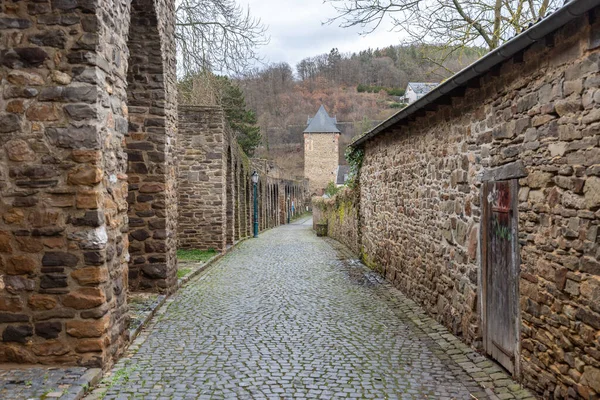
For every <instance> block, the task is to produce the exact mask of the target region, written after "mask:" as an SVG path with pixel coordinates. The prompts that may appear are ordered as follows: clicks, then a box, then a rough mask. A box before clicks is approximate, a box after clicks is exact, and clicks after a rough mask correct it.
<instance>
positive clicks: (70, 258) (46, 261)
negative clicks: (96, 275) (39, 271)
mask: <svg viewBox="0 0 600 400" xmlns="http://www.w3.org/2000/svg"><path fill="white" fill-rule="evenodd" d="M78 262H79V258H78V257H77V256H76V255H74V254H70V253H65V252H62V251H54V252H47V253H45V254H44V257H43V258H42V265H43V266H46V267H60V266H65V267H75V266H77V263H78Z"/></svg>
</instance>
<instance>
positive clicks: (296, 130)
mask: <svg viewBox="0 0 600 400" xmlns="http://www.w3.org/2000/svg"><path fill="white" fill-rule="evenodd" d="M444 51H445V50H444V48H442V47H437V46H431V45H426V46H425V45H424V46H391V47H387V48H384V49H367V50H364V51H360V52H358V53H350V54H342V53H340V52H339V51H338V50H337V49H332V50H331V51H330V52H329V53H327V54H321V55H316V56H313V57H308V58H305V59H303V60H301V61H300V62H299V63H298V64H297V65H296V67H295V69H293V68H292V67H291V66H290V65H289V64H286V63H278V64H270V65H267V66H265V67H263V68H257V69H254V70H252V71H251V72H250V73H247V74H245V75H244V76H242V77H238V78H237V79H235V81H236V83H237V84H238V85H239V86H240V87H241V89H242V91H243V92H244V97H245V100H246V104H247V107H248V108H249V109H251V110H253V111H254V112H255V113H256V116H257V121H258V126H260V130H261V134H262V138H263V142H262V145H261V146H260V147H259V149H258V150H257V155H258V156H261V157H266V158H271V159H274V160H276V161H277V162H278V163H279V164H280V165H281V167H283V168H285V169H287V170H289V171H290V172H292V173H294V174H296V175H302V171H303V151H304V147H303V136H302V130H303V129H304V127H305V126H306V122H307V118H308V117H312V116H313V115H314V114H315V112H316V111H317V110H318V108H319V106H320V105H321V104H323V105H325V107H326V109H327V111H328V112H329V114H330V115H331V116H337V119H338V121H340V122H345V123H347V124H345V127H344V129H342V132H343V135H342V138H341V144H342V146H340V147H341V148H340V161H341V162H343V156H342V155H343V152H344V147H345V145H346V144H347V143H349V142H350V140H351V139H352V137H353V136H356V135H358V134H360V133H362V132H364V131H366V130H368V129H370V128H371V127H372V126H373V125H374V124H376V123H377V122H380V121H383V120H384V119H386V118H388V117H389V116H391V115H392V114H394V113H395V112H397V111H398V109H399V108H401V107H403V106H404V104H402V103H400V99H401V96H402V95H403V94H404V90H405V88H406V85H407V83H408V82H409V81H420V82H440V81H442V80H444V79H445V78H447V77H449V76H451V75H452V74H453V73H454V72H455V71H458V70H460V69H462V68H463V67H465V66H466V65H468V64H470V63H472V62H473V61H475V60H476V59H477V58H479V57H480V56H481V55H482V53H483V50H481V49H479V48H468V49H464V51H462V52H461V53H460V54H459V53H455V54H443V53H444ZM440 58H443V59H444V61H443V62H442V63H439V62H437V61H435V60H436V59H440Z"/></svg>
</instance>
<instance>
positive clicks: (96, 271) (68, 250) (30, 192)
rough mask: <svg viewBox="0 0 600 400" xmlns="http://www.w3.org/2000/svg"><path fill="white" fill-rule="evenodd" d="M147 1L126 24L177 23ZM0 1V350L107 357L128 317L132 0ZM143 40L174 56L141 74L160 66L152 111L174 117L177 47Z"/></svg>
mask: <svg viewBox="0 0 600 400" xmlns="http://www.w3.org/2000/svg"><path fill="white" fill-rule="evenodd" d="M154 5H155V7H154V6H153V3H148V4H144V5H143V7H144V11H143V13H144V16H143V17H139V15H138V17H134V18H133V19H132V20H133V21H134V25H137V24H146V25H147V24H148V21H151V22H156V23H158V24H159V28H158V30H159V32H160V35H162V37H164V36H172V35H171V33H170V32H172V29H173V18H172V10H173V4H172V2H170V1H169V0H160V1H159V0H157V1H156V3H155V4H154ZM139 6H140V3H136V2H134V6H133V7H134V10H135V9H136V7H137V10H138V11H139V10H140V9H139ZM1 7H2V8H1V14H0V29H1V30H2V36H0V48H1V49H2V50H0V91H1V92H2V97H1V98H0V133H1V134H2V135H3V141H2V142H3V151H2V152H0V179H1V180H2V185H1V189H0V198H1V199H0V214H1V215H2V219H1V220H0V253H2V254H1V262H0V332H1V335H2V337H1V339H2V342H1V343H0V362H18V363H44V364H77V365H86V366H103V365H104V366H106V365H107V364H110V363H111V362H112V360H114V358H115V357H116V356H118V354H119V353H120V351H121V350H122V348H123V346H124V344H125V343H126V341H127V326H128V322H129V317H128V315H127V302H126V292H127V286H128V266H127V263H128V260H129V253H128V236H127V207H128V206H127V191H128V189H127V187H128V183H127V175H126V169H127V155H126V154H125V152H124V148H123V143H124V142H125V139H126V135H127V134H128V120H127V118H128V115H129V112H128V111H129V110H128V94H127V91H126V88H127V84H128V79H127V71H128V70H130V71H131V68H129V69H128V64H129V63H128V51H127V45H128V44H127V37H128V33H129V26H130V24H129V21H130V11H131V10H130V5H129V3H128V2H116V3H115V2H110V1H107V0H92V1H85V2H75V1H66V2H65V1H55V2H50V1H36V2H3V3H2V6H1ZM107 10H110V12H107ZM155 13H156V14H155ZM156 15H158V16H156ZM152 29H153V28H152V27H149V26H145V27H144V28H143V29H142V30H143V31H151V30H152ZM136 30H137V27H135V26H134V27H133V29H132V31H133V32H136ZM132 37H135V35H133V36H132ZM146 39H148V40H150V41H151V42H152V43H160V44H159V46H161V47H156V46H153V47H152V51H151V52H152V57H154V58H156V57H158V59H160V57H161V54H162V57H163V61H164V62H165V63H166V64H169V65H168V66H167V67H166V68H162V67H161V68H162V69H161V70H160V71H158V70H155V71H152V72H150V71H148V74H149V75H147V76H150V75H152V76H158V75H160V76H161V78H157V79H151V80H149V81H148V82H149V84H150V86H152V85H153V84H154V85H156V84H157V82H158V81H159V79H160V81H161V82H163V81H164V82H163V83H161V84H160V85H164V88H163V91H165V90H166V91H169V90H170V91H171V94H169V95H164V96H163V97H162V99H160V101H159V102H160V103H161V104H160V108H161V109H162V110H152V111H151V114H157V115H161V116H162V117H163V119H164V120H165V122H164V123H163V126H164V127H167V129H168V130H171V129H172V127H173V123H174V122H175V117H174V114H173V113H172V111H173V108H172V105H174V103H173V101H174V97H173V95H174V93H173V92H172V87H173V85H174V83H175V74H174V48H172V41H170V42H167V43H165V41H164V40H160V41H159V40H157V36H156V35H154V34H153V35H149V36H148V37H146ZM135 62H136V61H135V59H134V60H133V61H132V64H135ZM156 65H158V64H156ZM156 65H154V66H156ZM141 81H142V80H140V82H141ZM130 83H131V82H130ZM131 88H133V89H135V85H132V86H131ZM165 88H166V89H165ZM144 90H151V88H150V87H146V88H145V89H144ZM130 95H131V92H130ZM129 100H131V97H130V98H129ZM165 132H166V131H165V130H164V128H163V136H164V134H165ZM157 133H158V132H157ZM158 136H159V134H157V135H155V137H154V140H156V141H159V138H158ZM163 142H164V140H163ZM159 151H163V149H159ZM166 153H167V152H166V151H165V154H166ZM171 164H172V163H171ZM166 186H167V187H168V184H167V185H166ZM167 192H169V189H167ZM167 197H168V195H167V196H166V198H167ZM171 197H172V196H171ZM153 204H154V205H156V206H158V205H159V203H158V202H156V203H153ZM171 212H173V211H171ZM167 226H168V224H167ZM167 229H169V228H167ZM173 249H174V248H173ZM163 254H164V252H163Z"/></svg>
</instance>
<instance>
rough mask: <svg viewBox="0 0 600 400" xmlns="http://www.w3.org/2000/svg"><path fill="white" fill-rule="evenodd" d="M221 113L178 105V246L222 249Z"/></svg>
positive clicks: (223, 197)
mask: <svg viewBox="0 0 600 400" xmlns="http://www.w3.org/2000/svg"><path fill="white" fill-rule="evenodd" d="M224 134H225V115H224V113H223V111H222V110H221V109H219V108H217V107H198V106H180V107H179V138H178V146H179V147H178V149H179V150H178V153H179V226H178V228H179V237H178V238H179V248H183V249H202V250H208V249H214V250H217V251H223V250H224V249H225V235H224V226H225V195H226V194H225V171H224V165H225V161H224V157H223V154H224V153H225V149H224V142H223V140H224V139H223V136H224Z"/></svg>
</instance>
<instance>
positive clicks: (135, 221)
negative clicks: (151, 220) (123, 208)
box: [129, 217, 146, 228]
mask: <svg viewBox="0 0 600 400" xmlns="http://www.w3.org/2000/svg"><path fill="white" fill-rule="evenodd" d="M144 225H146V223H145V222H144V220H143V219H142V218H131V217H130V218H129V226H130V227H134V228H135V227H140V226H144Z"/></svg>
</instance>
